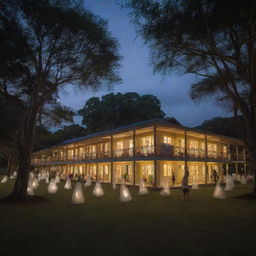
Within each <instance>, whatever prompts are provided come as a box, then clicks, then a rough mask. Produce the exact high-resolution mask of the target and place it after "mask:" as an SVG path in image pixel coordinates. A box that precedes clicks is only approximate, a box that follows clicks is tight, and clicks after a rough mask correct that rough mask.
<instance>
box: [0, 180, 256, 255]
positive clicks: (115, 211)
mask: <svg viewBox="0 0 256 256" xmlns="http://www.w3.org/2000/svg"><path fill="white" fill-rule="evenodd" d="M1 179H2V177H0V180H1ZM12 185H13V181H8V183H6V184H0V198H1V197H4V196H6V195H7V194H8V193H9V192H10V191H11V188H12ZM63 186H64V183H63V182H62V183H61V184H60V185H59V191H58V193H57V194H55V195H49V194H48V193H47V185H46V184H44V182H41V183H40V186H39V188H38V189H37V190H36V194H37V195H40V196H43V197H45V198H46V199H47V200H46V201H44V202H40V203H32V202H29V203H20V204H18V205H17V204H16V205H3V204H0V255H6V256H9V255H22V256H23V255H26V256H28V255H35V256H40V255H47V256H51V255H68V256H72V255H84V256H90V255H113V256H115V255H129V256H133V255H185V256H189V255H215V256H219V255H254V253H253V252H254V250H255V248H256V247H255V246H256V201H254V200H246V199H237V196H240V195H242V194H246V193H249V192H250V191H251V189H252V187H251V185H237V186H236V188H235V189H234V190H233V191H232V192H229V193H228V199H227V200H218V199H214V198H213V197H212V193H213V189H214V187H212V186H207V187H206V186H205V187H203V186H202V187H200V190H199V191H191V195H190V200H187V201H184V200H183V199H182V195H181V191H180V190H179V189H175V190H173V191H172V194H171V196H170V197H161V196H160V194H159V191H150V194H149V195H145V196H139V195H138V188H130V191H131V193H132V196H133V200H132V201H130V202H127V203H121V202H120V201H119V186H118V187H117V191H113V190H112V188H111V185H109V184H106V185H103V188H104V192H105V195H104V196H103V197H102V198H95V197H93V196H92V188H93V187H89V188H84V194H85V197H86V203H85V204H84V205H79V206H75V205H72V204H71V195H72V191H66V190H64V189H63Z"/></svg>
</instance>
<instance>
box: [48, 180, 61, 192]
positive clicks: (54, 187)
mask: <svg viewBox="0 0 256 256" xmlns="http://www.w3.org/2000/svg"><path fill="white" fill-rule="evenodd" d="M47 190H48V193H49V194H55V193H56V192H57V191H58V186H57V184H56V183H55V180H54V179H51V181H50V183H49V185H48V188H47Z"/></svg>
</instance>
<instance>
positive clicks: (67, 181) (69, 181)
mask: <svg viewBox="0 0 256 256" xmlns="http://www.w3.org/2000/svg"><path fill="white" fill-rule="evenodd" d="M64 188H65V189H72V185H71V180H70V178H69V177H67V180H66V183H65V185H64Z"/></svg>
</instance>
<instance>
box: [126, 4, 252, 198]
mask: <svg viewBox="0 0 256 256" xmlns="http://www.w3.org/2000/svg"><path fill="white" fill-rule="evenodd" d="M127 2H128V4H127V6H128V7H129V8H131V10H132V11H131V14H132V17H133V21H134V22H135V23H136V24H137V28H138V32H139V33H140V34H141V35H142V36H143V38H144V39H145V42H146V43H147V44H148V45H149V46H150V48H151V54H152V64H153V66H154V69H155V71H157V72H163V73H165V74H166V73H168V72H171V71H173V70H177V69H179V70H180V71H182V72H183V73H192V74H195V75H196V76H197V78H198V80H197V81H196V82H195V83H194V84H192V87H191V97H192V99H194V100H198V99H199V100H200V99H205V98H206V97H214V98H215V99H217V101H218V102H221V103H223V102H224V103H225V104H226V105H228V106H229V109H231V110H233V111H234V113H235V115H237V114H241V117H242V120H243V121H242V124H243V125H244V127H245V128H244V133H245V137H244V142H245V145H246V147H247V150H248V153H249V156H250V165H251V166H250V168H251V169H253V170H254V173H255V176H256V80H255V74H256V54H255V53H256V2H255V1H254V0H244V1H240V0H222V1H218V0H191V1H187V0H163V1H160V0H141V1H136V0H130V1H127ZM238 123H239V122H238ZM254 192H255V194H256V183H255V189H254Z"/></svg>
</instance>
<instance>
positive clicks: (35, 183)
mask: <svg viewBox="0 0 256 256" xmlns="http://www.w3.org/2000/svg"><path fill="white" fill-rule="evenodd" d="M38 186H39V183H38V180H37V178H36V177H35V178H34V179H33V181H32V187H33V189H37V188H38Z"/></svg>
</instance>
